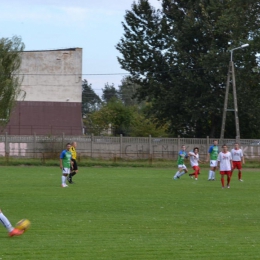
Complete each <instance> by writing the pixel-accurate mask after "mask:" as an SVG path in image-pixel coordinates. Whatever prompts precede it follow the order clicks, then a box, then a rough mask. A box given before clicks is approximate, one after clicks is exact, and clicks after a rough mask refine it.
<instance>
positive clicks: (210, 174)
mask: <svg viewBox="0 0 260 260" xmlns="http://www.w3.org/2000/svg"><path fill="white" fill-rule="evenodd" d="M211 178H212V171H211V170H210V171H209V178H208V180H211Z"/></svg>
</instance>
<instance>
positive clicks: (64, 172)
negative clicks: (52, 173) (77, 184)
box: [62, 168, 70, 174]
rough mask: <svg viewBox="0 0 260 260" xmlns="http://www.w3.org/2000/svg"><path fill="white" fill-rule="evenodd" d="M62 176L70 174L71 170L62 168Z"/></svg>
mask: <svg viewBox="0 0 260 260" xmlns="http://www.w3.org/2000/svg"><path fill="white" fill-rule="evenodd" d="M62 174H70V168H62Z"/></svg>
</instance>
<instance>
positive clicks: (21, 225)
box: [15, 219, 31, 232]
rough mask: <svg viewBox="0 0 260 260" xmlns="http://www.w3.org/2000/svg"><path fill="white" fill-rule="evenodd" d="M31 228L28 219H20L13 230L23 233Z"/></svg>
mask: <svg viewBox="0 0 260 260" xmlns="http://www.w3.org/2000/svg"><path fill="white" fill-rule="evenodd" d="M30 226H31V222H30V221H29V220H28V219H22V220H20V221H19V222H17V224H16V226H15V228H17V229H19V230H24V232H25V231H26V230H27V229H29V228H30Z"/></svg>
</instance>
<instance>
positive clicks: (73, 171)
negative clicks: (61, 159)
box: [68, 159, 78, 184]
mask: <svg viewBox="0 0 260 260" xmlns="http://www.w3.org/2000/svg"><path fill="white" fill-rule="evenodd" d="M72 161H73V167H71V169H70V174H69V176H68V182H69V183H71V184H73V183H74V182H73V181H72V177H73V176H74V175H76V174H77V172H78V164H77V161H76V160H75V159H72Z"/></svg>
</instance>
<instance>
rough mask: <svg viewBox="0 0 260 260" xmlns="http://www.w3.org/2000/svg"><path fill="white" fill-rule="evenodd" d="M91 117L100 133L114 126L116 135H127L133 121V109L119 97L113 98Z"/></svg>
mask: <svg viewBox="0 0 260 260" xmlns="http://www.w3.org/2000/svg"><path fill="white" fill-rule="evenodd" d="M90 118H91V121H92V122H93V126H94V128H95V129H96V130H97V129H98V131H99V133H102V132H103V131H105V130H107V129H108V128H110V127H112V129H113V134H114V135H119V134H124V135H125V134H126V133H127V131H128V129H129V127H130V126H131V124H132V121H133V110H132V108H131V107H126V106H125V105H124V104H123V103H122V101H120V100H119V99H112V100H110V102H108V103H105V104H104V105H103V106H102V107H101V109H100V110H98V111H96V112H94V113H93V114H92V115H91V116H90Z"/></svg>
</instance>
